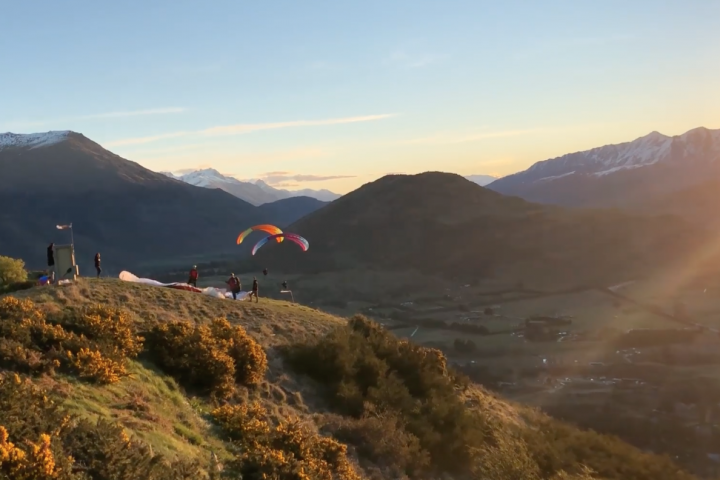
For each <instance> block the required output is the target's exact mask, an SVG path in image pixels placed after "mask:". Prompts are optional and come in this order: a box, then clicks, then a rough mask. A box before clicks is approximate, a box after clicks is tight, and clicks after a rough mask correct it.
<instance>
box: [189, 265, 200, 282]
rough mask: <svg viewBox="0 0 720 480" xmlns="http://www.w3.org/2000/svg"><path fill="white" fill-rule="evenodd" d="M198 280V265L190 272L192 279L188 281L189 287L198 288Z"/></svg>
mask: <svg viewBox="0 0 720 480" xmlns="http://www.w3.org/2000/svg"><path fill="white" fill-rule="evenodd" d="M197 279H198V271H197V265H193V268H192V270H190V278H189V279H188V282H187V283H188V285H192V286H193V287H197Z"/></svg>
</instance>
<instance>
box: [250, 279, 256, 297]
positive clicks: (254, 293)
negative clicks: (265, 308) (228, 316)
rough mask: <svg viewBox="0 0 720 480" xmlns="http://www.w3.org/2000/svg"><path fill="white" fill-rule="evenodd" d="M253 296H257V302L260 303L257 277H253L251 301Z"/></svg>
mask: <svg viewBox="0 0 720 480" xmlns="http://www.w3.org/2000/svg"><path fill="white" fill-rule="evenodd" d="M252 297H255V303H258V281H257V278H255V277H253V286H252V292H250V301H252Z"/></svg>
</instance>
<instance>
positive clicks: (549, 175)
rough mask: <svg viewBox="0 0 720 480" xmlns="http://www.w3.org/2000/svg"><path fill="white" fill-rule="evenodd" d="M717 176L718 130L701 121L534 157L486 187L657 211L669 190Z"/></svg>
mask: <svg viewBox="0 0 720 480" xmlns="http://www.w3.org/2000/svg"><path fill="white" fill-rule="evenodd" d="M718 178H720V130H710V129H707V128H702V127H701V128H696V129H693V130H690V131H688V132H686V133H684V134H682V135H676V136H672V137H669V136H666V135H662V134H660V133H658V132H652V133H650V134H648V135H646V136H644V137H640V138H638V139H636V140H633V141H631V142H626V143H621V144H618V145H606V146H603V147H598V148H593V149H591V150H587V151H584V152H576V153H570V154H567V155H563V156H561V157H558V158H553V159H550V160H544V161H541V162H537V163H535V164H534V165H532V166H531V167H530V168H528V169H527V170H525V171H522V172H518V173H515V174H512V175H508V176H506V177H503V178H500V179H498V180H496V181H494V182H492V183H490V184H489V185H488V188H490V189H491V190H494V191H496V192H499V193H502V194H505V195H515V196H519V197H522V198H524V199H526V200H529V201H533V202H540V203H550V204H557V205H564V206H570V207H597V206H603V207H624V208H641V209H644V210H646V211H655V212H661V211H668V210H667V208H666V207H667V206H670V205H672V203H673V201H672V200H671V199H670V198H671V197H672V196H673V195H674V194H676V193H679V192H682V191H684V190H687V189H691V188H693V187H695V186H698V187H699V188H703V187H701V185H702V184H703V183H705V182H707V181H712V180H713V179H718ZM708 188H710V187H708ZM662 205H665V206H666V207H664V208H661V206H662Z"/></svg>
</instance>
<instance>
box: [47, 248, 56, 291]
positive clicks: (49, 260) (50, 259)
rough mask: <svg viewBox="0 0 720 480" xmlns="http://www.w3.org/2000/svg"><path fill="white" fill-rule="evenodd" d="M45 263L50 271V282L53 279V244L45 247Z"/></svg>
mask: <svg viewBox="0 0 720 480" xmlns="http://www.w3.org/2000/svg"><path fill="white" fill-rule="evenodd" d="M47 264H48V270H49V271H50V272H49V273H50V282H54V281H55V244H54V243H51V244H50V245H49V246H48V247H47Z"/></svg>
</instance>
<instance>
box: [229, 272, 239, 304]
mask: <svg viewBox="0 0 720 480" xmlns="http://www.w3.org/2000/svg"><path fill="white" fill-rule="evenodd" d="M227 284H228V286H229V287H230V291H231V292H232V296H233V300H237V296H238V293H240V289H241V288H242V285H240V280H239V279H238V278H237V277H236V276H235V274H234V273H231V274H230V278H229V279H228V281H227Z"/></svg>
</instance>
